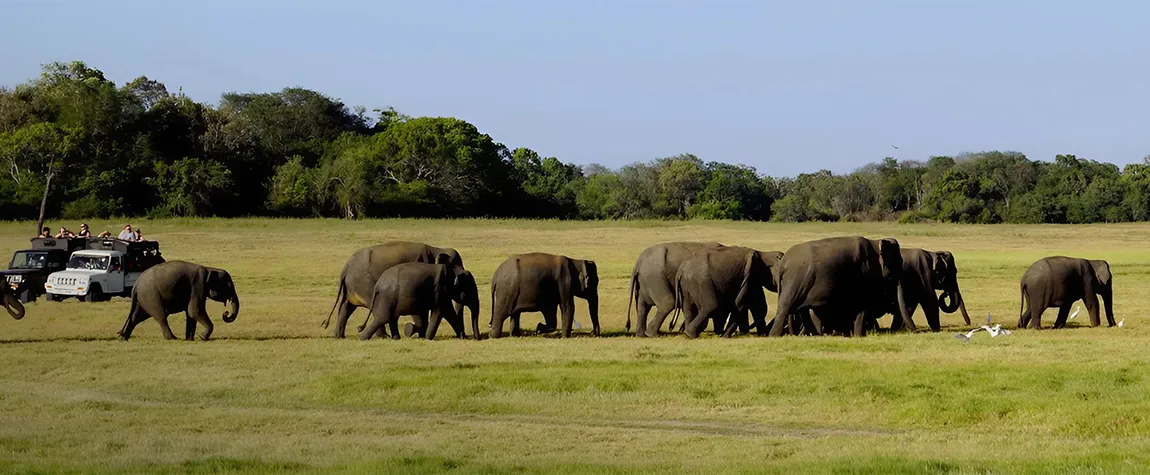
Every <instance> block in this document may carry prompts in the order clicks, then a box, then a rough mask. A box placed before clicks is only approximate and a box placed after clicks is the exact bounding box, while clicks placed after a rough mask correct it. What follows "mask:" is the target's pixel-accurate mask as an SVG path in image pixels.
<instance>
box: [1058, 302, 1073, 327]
mask: <svg viewBox="0 0 1150 475" xmlns="http://www.w3.org/2000/svg"><path fill="white" fill-rule="evenodd" d="M1073 303H1074V302H1067V303H1065V304H1062V306H1061V307H1058V316H1057V317H1055V318H1054V328H1065V327H1066V319H1067V318H1069V317H1070V305H1071V304H1073Z"/></svg>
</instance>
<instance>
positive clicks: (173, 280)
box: [120, 261, 240, 341]
mask: <svg viewBox="0 0 1150 475" xmlns="http://www.w3.org/2000/svg"><path fill="white" fill-rule="evenodd" d="M207 299H212V300H214V301H216V302H221V303H224V304H230V306H231V309H230V310H224V314H223V320H224V322H225V323H232V322H234V321H236V317H238V316H239V315H240V298H239V297H238V296H237V295H236V286H235V284H234V283H233V282H232V276H231V274H229V273H228V271H226V270H223V269H217V268H214V267H204V266H201V265H199V264H193V263H191V262H185V261H167V262H164V263H162V264H159V265H156V266H154V267H152V268H150V269H148V270H146V271H144V273H143V274H140V277H139V279H138V280H136V285H135V286H134V287H132V306H131V309H130V310H128V319H127V320H126V321H124V327H123V328H122V329H121V330H120V339H121V340H127V339H128V338H131V336H132V330H134V329H135V328H136V325H139V324H140V323H141V322H143V321H144V320H147V319H148V317H151V318H154V319H156V322H157V323H159V324H160V330H161V331H163V332H164V338H166V339H168V340H174V339H176V336H175V335H173V334H172V329H171V327H169V326H168V315H171V314H173V313H179V312H184V315H185V318H186V322H187V326H186V330H185V332H184V339H186V340H188V341H192V340H194V339H195V337H196V324H197V323H199V324H200V325H203V326H204V330H203V332H202V333H200V339H202V340H207V339H208V338H211V336H212V329H213V328H214V326H213V325H212V321H211V320H210V319H209V318H208V310H207V307H206V304H207Z"/></svg>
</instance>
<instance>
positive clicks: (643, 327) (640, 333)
mask: <svg viewBox="0 0 1150 475" xmlns="http://www.w3.org/2000/svg"><path fill="white" fill-rule="evenodd" d="M660 308H661V307H660ZM649 313H651V304H650V303H647V301H646V300H644V299H643V298H642V297H639V298H637V299H635V336H637V337H639V338H643V337H646V336H648V335H647V314H649ZM664 316H666V315H664Z"/></svg>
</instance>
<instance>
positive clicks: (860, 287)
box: [770, 236, 915, 336]
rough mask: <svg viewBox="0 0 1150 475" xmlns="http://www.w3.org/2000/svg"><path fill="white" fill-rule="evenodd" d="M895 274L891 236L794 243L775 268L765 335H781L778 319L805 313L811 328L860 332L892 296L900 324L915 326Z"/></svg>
mask: <svg viewBox="0 0 1150 475" xmlns="http://www.w3.org/2000/svg"><path fill="white" fill-rule="evenodd" d="M901 276H902V253H901V250H900V248H899V244H898V241H897V240H895V239H892V238H887V239H880V240H873V239H867V238H864V237H862V236H844V237H832V238H825V239H819V240H816V241H809V242H804V243H800V244H796V245H794V246H792V247H791V248H790V249H788V250H787V251H786V252H785V254H784V255H783V258H782V259H781V260H780V261H779V263H778V266H777V267H776V268H775V278H776V279H777V280H778V285H779V303H778V306H777V307H776V308H775V319H774V321H773V322H772V323H773V324H772V325H771V332H770V334H771V336H780V335H782V334H783V330H785V329H786V328H787V325H782V324H779V322H784V318H786V317H788V316H793V315H795V314H798V315H806V314H808V313H809V314H810V318H811V320H812V324H813V327H814V330H815V332H816V333H820V334H821V333H826V332H828V331H830V332H839V333H852V334H854V335H855V336H862V335H863V334H865V331H866V329H865V327H866V325H865V324H866V322H867V317H868V316H872V315H882V314H883V313H886V311H887V310H888V309H889V308H890V307H889V302H890V300H891V298H892V297H893V299H894V300H895V301H896V302H898V311H899V314H900V316H901V317H902V320H903V323H905V324H906V326H907V327H908V328H910V329H911V330H915V325H914V321H913V320H911V319H910V315H909V314H907V312H906V308H907V305H906V301H905V299H904V297H903V288H902V284H901V282H900V278H901ZM852 322H853V328H851V326H852V325H851V323H852Z"/></svg>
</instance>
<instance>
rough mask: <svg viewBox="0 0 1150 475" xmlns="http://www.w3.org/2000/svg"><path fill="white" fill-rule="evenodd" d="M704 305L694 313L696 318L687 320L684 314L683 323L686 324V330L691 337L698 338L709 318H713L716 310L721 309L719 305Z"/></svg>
mask: <svg viewBox="0 0 1150 475" xmlns="http://www.w3.org/2000/svg"><path fill="white" fill-rule="evenodd" d="M704 305H705V304H700V305H699V308H698V313H696V314H695V315H694V318H692V319H690V320H687V319H686V316H685V315H684V319H683V323H684V324H685V325H686V328H685V329H684V330H685V332H686V333H687V336H688V337H689V338H698V337H699V333H701V332H702V331H703V329H704V328H705V327H706V325H707V320H710V319H712V318H713V315H714V313H715V312H719V311H721V310H720V309H719V307H718V306H717V305H713V304H711V305H706V306H704Z"/></svg>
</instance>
